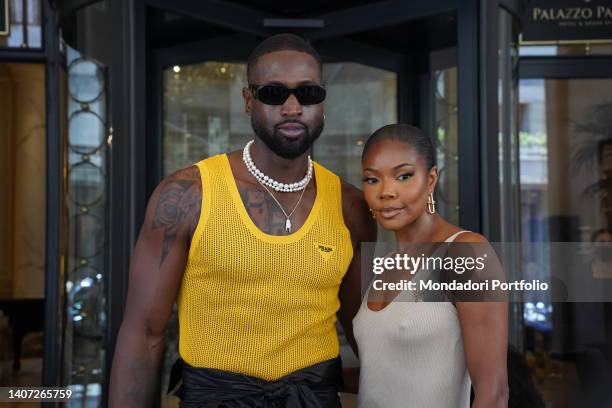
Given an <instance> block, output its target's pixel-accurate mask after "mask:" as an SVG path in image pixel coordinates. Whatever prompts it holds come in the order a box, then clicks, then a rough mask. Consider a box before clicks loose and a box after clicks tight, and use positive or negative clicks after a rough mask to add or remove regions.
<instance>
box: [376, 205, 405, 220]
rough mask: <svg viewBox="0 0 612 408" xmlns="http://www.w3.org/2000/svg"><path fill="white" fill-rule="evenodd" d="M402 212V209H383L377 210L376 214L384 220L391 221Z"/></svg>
mask: <svg viewBox="0 0 612 408" xmlns="http://www.w3.org/2000/svg"><path fill="white" fill-rule="evenodd" d="M403 211H404V207H385V208H381V209H380V210H378V213H379V214H380V216H381V217H383V218H384V219H387V220H388V219H391V218H393V217H395V216H396V215H398V214H399V213H401V212H403Z"/></svg>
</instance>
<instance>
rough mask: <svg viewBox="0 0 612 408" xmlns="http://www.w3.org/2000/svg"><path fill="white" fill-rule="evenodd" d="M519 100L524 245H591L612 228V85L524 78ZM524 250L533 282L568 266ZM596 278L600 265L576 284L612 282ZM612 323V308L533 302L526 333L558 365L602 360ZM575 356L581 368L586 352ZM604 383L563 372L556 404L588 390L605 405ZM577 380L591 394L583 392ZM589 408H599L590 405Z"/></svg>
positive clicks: (579, 272) (579, 275)
mask: <svg viewBox="0 0 612 408" xmlns="http://www.w3.org/2000/svg"><path fill="white" fill-rule="evenodd" d="M519 95H520V115H519V118H520V120H519V126H520V128H519V129H520V137H519V146H520V180H521V221H522V224H521V228H522V239H523V242H525V243H530V242H538V241H551V242H559V241H565V242H590V241H592V240H594V239H595V238H596V232H597V231H601V230H602V229H603V230H608V231H609V230H610V228H611V227H612V203H611V202H610V197H612V184H611V182H610V180H612V177H611V176H612V154H611V152H612V134H611V133H610V129H611V128H612V122H611V118H612V96H611V95H612V80H611V79H523V80H521V81H520V93H519ZM523 247H524V248H525V251H524V254H523V262H522V268H523V274H524V276H525V279H532V278H535V279H538V278H541V277H546V276H548V275H550V274H551V271H556V270H558V268H557V266H556V265H558V263H561V262H564V260H563V259H559V258H558V257H553V256H550V255H549V254H547V253H540V252H537V251H531V250H530V247H533V246H529V245H524V246H523ZM591 258H592V256H591ZM596 272H597V271H596V270H595V269H594V268H592V264H591V265H584V266H582V267H580V268H576V274H575V275H574V276H572V278H573V279H576V280H580V282H581V283H583V284H584V283H585V282H589V281H590V284H591V285H593V287H598V286H603V285H609V284H610V280H609V279H601V276H598V274H597V273H596ZM608 287H609V286H608ZM539 306H543V307H539ZM568 311H569V312H568ZM610 317H612V309H611V308H610V307H609V304H607V303H575V304H559V305H554V308H551V307H549V305H546V304H544V305H537V304H533V303H532V304H526V306H525V323H526V324H525V326H526V329H525V330H526V333H527V334H530V336H531V337H529V336H526V339H529V338H531V340H530V344H528V346H530V348H531V349H535V350H537V351H543V352H544V353H542V355H543V356H544V357H543V358H548V359H551V360H552V357H551V356H550V355H548V354H547V353H549V352H551V351H553V350H554V351H555V352H561V353H564V352H566V351H570V352H573V350H586V352H588V353H591V354H593V355H596V354H597V353H599V352H600V351H599V350H601V349H602V347H603V348H604V349H605V348H606V347H607V348H609V341H610V339H611V338H612V337H611V336H610V334H612V327H611V326H610V321H611V320H610ZM566 337H571V339H572V340H571V342H566V341H564V339H565V338H566ZM526 342H527V340H526ZM551 342H554V343H553V344H552V346H551ZM606 342H607V343H606ZM553 347H554V348H553ZM568 355H569V353H568ZM573 358H575V359H576V364H581V360H580V354H577V355H576V356H575V357H573ZM558 364H559V365H561V364H564V363H562V362H558ZM598 377H599V378H598ZM600 377H601V375H600V374H594V375H592V376H590V377H584V378H579V379H576V378H575V376H574V375H572V374H571V373H567V372H565V373H561V374H559V375H557V380H556V383H557V384H558V385H556V388H558V389H560V390H563V392H561V393H560V394H559V395H558V396H557V395H555V396H553V395H551V396H550V397H549V398H550V400H551V401H553V402H554V400H558V401H566V400H567V398H569V395H572V394H576V395H579V396H580V395H581V394H580V393H581V392H584V395H581V397H580V398H581V400H585V401H589V398H591V400H590V401H597V402H601V401H602V399H601V398H599V399H597V398H595V399H593V398H594V397H597V395H596V393H594V391H592V390H593V387H594V386H595V385H596V384H597V383H598V382H599V381H601V378H600ZM577 381H580V382H581V383H583V384H590V387H591V388H586V389H584V390H582V389H581V385H580V384H579V383H578V382H577ZM553 386H555V385H554V384H553ZM608 395H609V394H608ZM553 406H556V405H554V403H553ZM585 406H598V405H597V404H595V405H590V402H589V403H585Z"/></svg>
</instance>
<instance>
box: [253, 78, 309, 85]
mask: <svg viewBox="0 0 612 408" xmlns="http://www.w3.org/2000/svg"><path fill="white" fill-rule="evenodd" d="M263 85H280V86H287V85H286V84H285V83H284V82H281V81H276V80H275V81H267V82H266V83H265V84H263ZM299 85H319V83H318V82H316V81H313V80H312V79H306V80H303V81H299V82H298V86H299Z"/></svg>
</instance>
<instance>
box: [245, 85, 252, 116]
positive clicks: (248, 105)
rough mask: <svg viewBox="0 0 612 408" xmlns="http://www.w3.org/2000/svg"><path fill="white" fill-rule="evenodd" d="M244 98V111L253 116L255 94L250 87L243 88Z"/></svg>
mask: <svg viewBox="0 0 612 408" xmlns="http://www.w3.org/2000/svg"><path fill="white" fill-rule="evenodd" d="M242 98H243V99H244V113H246V114H247V115H249V116H251V111H252V109H253V100H254V99H255V98H253V94H252V93H251V91H250V90H249V89H248V88H242Z"/></svg>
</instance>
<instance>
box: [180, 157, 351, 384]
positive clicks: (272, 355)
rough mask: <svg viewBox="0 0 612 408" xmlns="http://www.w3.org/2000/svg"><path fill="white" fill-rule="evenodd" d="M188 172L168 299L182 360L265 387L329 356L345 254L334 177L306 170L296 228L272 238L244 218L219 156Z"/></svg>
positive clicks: (333, 352) (346, 239)
mask: <svg viewBox="0 0 612 408" xmlns="http://www.w3.org/2000/svg"><path fill="white" fill-rule="evenodd" d="M197 166H198V168H199V170H200V175H201V179H202V207H201V212H200V219H199V222H198V225H197V227H196V230H195V232H194V236H193V239H192V243H191V247H190V250H189V258H188V260H187V265H186V268H185V273H184V276H183V280H182V284H181V288H180V291H179V295H178V298H177V304H178V318H179V354H180V355H181V357H182V358H183V360H185V361H186V362H187V363H188V364H190V365H192V366H195V367H207V368H215V369H218V370H224V371H230V372H234V373H241V374H247V375H251V376H255V377H259V378H263V379H265V380H268V381H271V380H276V379H278V378H280V377H283V376H285V375H287V374H289V373H291V372H293V371H296V370H299V369H301V368H304V367H307V366H310V365H313V364H316V363H319V362H321V361H324V360H328V359H331V358H334V357H336V356H338V353H339V344H338V337H337V335H336V329H335V321H336V312H337V310H338V308H339V306H340V304H339V300H338V289H339V285H340V282H341V281H342V278H343V276H344V274H345V272H346V270H347V268H348V266H349V263H350V261H351V259H352V256H353V250H352V245H351V239H350V233H349V231H348V229H347V228H346V226H345V224H344V220H343V216H342V198H341V190H340V179H339V178H338V177H337V176H336V175H335V174H333V173H331V172H330V171H329V170H327V169H325V168H323V167H322V166H320V165H318V164H317V163H315V164H314V174H315V179H316V185H317V193H316V198H315V201H314V204H313V207H312V210H311V211H310V214H309V215H308V217H307V219H306V221H305V223H304V225H303V226H302V227H301V228H300V229H299V230H297V231H295V232H293V233H292V234H290V235H288V236H274V235H269V234H266V233H264V232H262V231H261V230H260V229H259V228H258V227H257V226H256V225H255V223H254V222H253V221H252V220H251V218H250V216H249V214H248V213H247V211H246V209H245V207H244V204H243V202H242V199H241V197H240V193H239V191H238V188H237V185H236V182H235V180H234V177H233V174H232V171H231V167H230V164H229V161H228V158H227V156H226V155H218V156H214V157H211V158H208V159H205V160H202V161H200V162H199V163H197Z"/></svg>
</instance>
